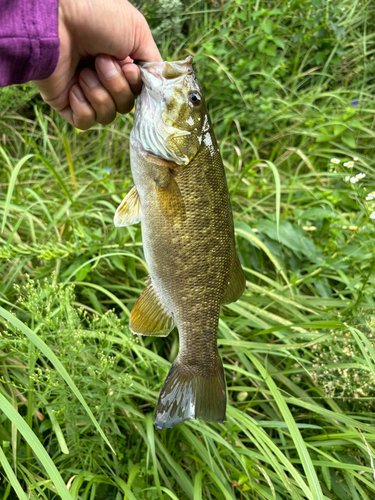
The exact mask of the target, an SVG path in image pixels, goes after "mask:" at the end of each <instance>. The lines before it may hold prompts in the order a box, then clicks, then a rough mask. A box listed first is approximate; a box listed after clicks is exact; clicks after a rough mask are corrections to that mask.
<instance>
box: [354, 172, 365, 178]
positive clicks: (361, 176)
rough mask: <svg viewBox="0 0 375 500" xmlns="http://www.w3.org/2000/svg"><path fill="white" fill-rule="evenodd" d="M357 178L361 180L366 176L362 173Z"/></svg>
mask: <svg viewBox="0 0 375 500" xmlns="http://www.w3.org/2000/svg"><path fill="white" fill-rule="evenodd" d="M356 177H357V179H358V180H360V179H363V178H364V177H366V174H363V173H362V172H361V173H360V174H357V175H356Z"/></svg>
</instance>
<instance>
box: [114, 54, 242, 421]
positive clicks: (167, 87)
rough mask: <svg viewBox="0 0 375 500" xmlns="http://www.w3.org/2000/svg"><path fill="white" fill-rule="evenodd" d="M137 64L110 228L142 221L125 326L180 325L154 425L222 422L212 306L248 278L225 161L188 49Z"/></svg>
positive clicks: (153, 330) (159, 330)
mask: <svg viewBox="0 0 375 500" xmlns="http://www.w3.org/2000/svg"><path fill="white" fill-rule="evenodd" d="M138 64H139V67H140V72H141V78H142V82H143V87H142V91H141V94H140V95H139V96H138V97H137V99H136V107H135V112H134V121H133V128H132V131H131V134H130V164H131V171H132V176H133V181H134V187H133V188H132V189H131V190H130V192H129V193H128V194H127V196H126V197H125V198H124V199H123V201H122V202H121V204H120V206H119V207H118V208H117V210H116V213H115V216H114V225H115V226H116V227H124V226H128V225H131V224H136V223H138V222H141V231H142V243H143V251H144V255H145V260H146V263H147V267H148V271H149V276H148V278H147V282H146V288H145V289H144V290H143V292H142V293H141V295H140V296H139V298H138V300H137V301H136V303H135V304H134V306H133V308H132V311H131V316H130V321H129V327H130V330H131V331H132V333H133V334H136V335H150V336H155V337H166V336H167V335H168V334H169V333H170V332H171V331H172V329H173V328H174V326H177V329H178V333H179V351H178V355H177V357H176V359H175V360H174V362H173V364H172V366H171V369H170V371H169V373H168V375H167V377H166V379H165V382H164V385H163V387H162V389H161V392H160V395H159V400H158V403H157V407H156V413H155V428H156V429H157V430H163V429H168V428H172V427H174V426H175V425H177V424H180V423H182V422H184V421H187V420H193V419H201V420H204V421H207V422H217V423H222V422H223V421H224V419H225V413H226V385H225V379H224V370H223V364H222V360H221V358H220V356H219V353H218V348H217V330H218V321H219V314H220V307H221V306H222V305H223V304H228V303H231V302H234V301H236V300H237V299H238V298H239V297H240V296H241V295H242V293H243V291H244V289H245V285H246V281H245V276H244V273H243V270H242V268H241V264H240V261H239V258H238V256H237V253H236V249H235V239H234V225H233V216H232V209H231V205H230V199H229V192H228V186H227V182H226V178H225V172H224V166H223V162H222V159H221V155H220V151H219V148H218V144H217V141H216V138H215V135H214V132H213V128H212V123H211V120H210V117H209V114H208V112H207V106H206V103H205V99H204V96H203V93H202V88H201V85H200V84H199V81H198V79H197V77H196V75H195V73H194V71H193V66H192V57H190V56H189V57H187V58H186V59H185V60H183V61H175V62H167V61H163V62H154V63H150V62H148V63H142V62H141V63H138Z"/></svg>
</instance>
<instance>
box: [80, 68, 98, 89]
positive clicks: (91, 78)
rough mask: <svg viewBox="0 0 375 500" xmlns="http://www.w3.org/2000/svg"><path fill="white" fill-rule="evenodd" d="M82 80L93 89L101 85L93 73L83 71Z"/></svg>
mask: <svg viewBox="0 0 375 500" xmlns="http://www.w3.org/2000/svg"><path fill="white" fill-rule="evenodd" d="M81 78H82V80H83V81H84V82H85V84H86V85H87V86H88V87H90V88H91V89H92V88H93V87H96V86H97V85H99V79H98V77H97V76H96V75H95V73H93V72H92V71H82V73H81Z"/></svg>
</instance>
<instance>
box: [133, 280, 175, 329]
mask: <svg viewBox="0 0 375 500" xmlns="http://www.w3.org/2000/svg"><path fill="white" fill-rule="evenodd" d="M129 327H130V330H131V331H132V333H134V334H136V335H150V336H154V337H166V336H167V335H168V334H169V333H170V332H171V331H172V330H173V327H174V321H173V318H172V316H171V315H170V314H169V313H168V312H167V311H166V310H165V308H164V306H163V304H162V303H161V301H160V299H159V297H158V296H157V294H156V292H155V290H154V288H153V286H152V282H151V281H149V283H148V285H147V286H146V288H145V289H144V290H143V292H142V293H141V295H140V297H139V298H138V300H137V302H136V303H135V304H134V306H133V309H132V312H131V314H130V323H129Z"/></svg>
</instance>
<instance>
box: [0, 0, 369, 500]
mask: <svg viewBox="0 0 375 500" xmlns="http://www.w3.org/2000/svg"><path fill="white" fill-rule="evenodd" d="M143 9H144V11H145V12H146V13H147V14H148V18H149V20H150V23H151V26H153V27H155V36H156V37H157V40H158V42H159V45H160V47H161V50H162V53H163V56H164V57H169V58H175V57H179V58H182V57H185V56H186V55H187V54H189V53H191V54H194V56H195V65H196V68H197V73H198V77H199V78H200V80H201V82H202V85H203V87H204V93H205V95H206V96H207V98H208V104H209V107H210V110H211V116H212V118H213V122H214V126H215V131H216V135H217V138H218V140H219V147H220V149H221V152H222V156H223V160H224V164H225V167H226V174H227V179H228V185H229V191H230V195H231V201H232V206H233V211H234V218H235V227H236V239H237V250H238V254H239V257H240V259H241V262H242V264H243V268H244V270H245V274H246V278H247V287H246V292H245V293H244V295H243V296H242V297H241V299H240V300H239V301H238V302H236V303H234V304H229V305H228V306H226V307H224V308H223V309H222V315H221V319H220V324H219V332H218V345H219V350H220V354H221V356H222V358H223V362H224V367H225V375H226V381H227V387H228V400H229V404H228V409H227V420H226V422H225V423H224V424H223V425H216V424H215V425H214V424H205V423H203V422H197V421H192V422H189V423H186V424H183V425H180V426H177V427H176V428H174V429H172V430H167V431H162V432H155V431H154V427H153V412H154V410H155V405H156V402H157V397H158V394H159V391H160V388H161V386H162V383H163V381H164V379H165V376H166V374H167V373H168V370H169V367H170V364H171V362H172V361H173V359H174V358H175V356H176V354H177V352H178V335H177V332H176V331H174V332H172V334H171V335H170V336H169V337H167V338H166V339H155V338H151V337H150V338H143V337H142V338H139V337H136V338H135V337H133V336H132V335H131V333H130V331H129V328H128V320H129V314H130V313H129V311H130V310H131V308H132V306H133V304H134V303H135V301H136V299H137V297H138V296H139V294H140V293H141V291H142V289H143V287H144V280H145V278H146V276H147V267H146V263H145V261H144V256H143V252H142V244H141V234H140V228H139V225H137V226H133V227H129V228H122V229H116V228H114V226H113V223H112V219H113V215H114V212H115V210H116V208H117V206H118V204H119V203H120V201H121V200H122V198H123V197H124V195H125V194H126V193H127V192H128V191H129V189H130V188H131V186H132V180H131V175H130V166H129V134H130V131H131V127H132V115H131V114H130V115H127V116H121V117H120V116H119V117H118V118H117V120H116V121H115V123H114V124H111V125H109V126H107V127H101V126H97V127H94V128H93V129H91V130H90V131H87V132H79V131H77V130H74V129H72V127H70V126H69V125H67V124H66V123H64V122H63V120H62V119H60V118H59V117H58V116H57V115H56V114H55V113H53V112H51V111H50V110H49V109H48V108H47V107H46V105H45V104H44V103H42V102H41V100H40V99H39V98H34V99H33V100H32V101H28V99H29V98H30V95H31V94H32V91H31V90H30V88H29V87H28V86H26V87H25V88H24V89H23V88H18V89H17V90H16V91H14V92H15V94H14V96H15V97H14V100H13V101H12V98H11V93H12V89H7V90H6V91H2V92H1V93H0V109H1V110H2V112H1V113H0V228H1V233H0V276H1V279H0V307H1V309H0V332H1V337H0V364H1V368H0V408H1V410H2V413H1V417H0V446H1V447H0V463H1V467H2V468H1V469H0V474H1V475H2V478H3V480H2V482H1V483H0V498H3V499H4V500H5V499H7V498H8V499H15V498H20V499H24V498H42V499H48V500H50V499H58V498H67V499H68V498H71V499H77V500H78V499H80V500H94V499H98V500H99V499H100V500H103V499H105V500H120V499H121V500H122V499H127V500H134V499H137V500H138V499H150V500H153V499H155V500H157V499H165V498H172V499H178V500H185V499H194V500H199V499H202V500H206V499H211V500H214V499H215V500H216V499H221V498H223V499H240V500H242V499H243V500H245V499H246V500H253V499H260V500H274V499H275V500H287V499H296V500H297V499H298V500H305V499H308V500H310V499H311V500H318V499H332V500H353V499H354V500H372V499H373V498H374V496H375V482H374V472H375V471H374V465H373V460H374V459H375V451H374V443H375V419H374V410H375V406H374V390H375V313H374V310H375V307H374V306H375V302H374V296H375V278H374V276H375V250H374V241H375V221H373V220H372V219H370V217H369V216H370V214H371V213H372V212H373V211H374V210H375V208H374V207H372V202H371V201H366V200H365V198H366V195H367V193H369V192H370V191H374V190H375V182H374V173H375V164H374V161H373V156H374V132H373V120H374V115H375V106H374V104H375V102H374V98H373V94H374V84H375V82H374V76H373V75H374V74H375V60H374V56H373V54H374V49H375V43H374V42H375V37H374V35H373V33H374V27H375V26H374V6H373V3H372V2H370V1H363V0H362V2H350V3H349V2H348V3H345V2H344V1H342V0H332V1H331V2H323V1H320V0H313V1H310V0H301V1H299V2H297V1H294V2H293V1H292V2H289V4H288V3H287V2H286V1H283V0H280V1H279V2H277V1H275V2H268V3H267V2H264V1H261V0H258V1H257V2H252V3H245V2H241V1H238V2H235V1H227V2H224V3H223V5H222V6H221V4H220V6H219V5H217V4H216V3H211V2H207V3H205V2H202V1H199V2H196V3H192V4H190V3H187V4H186V5H185V6H183V5H182V3H180V2H177V3H176V6H175V8H174V9H175V10H173V11H171V10H168V8H167V7H166V6H164V7H163V5H162V3H155V2H154V3H153V2H147V4H146V5H143ZM342 9H343V10H342ZM161 18H162V19H163V23H160V19H161ZM23 95H24V96H25V97H24V100H22V96H23ZM353 101H354V104H352V102H353ZM356 101H358V103H357V104H355V102H356ZM12 102H14V103H15V104H12ZM12 106H13V107H12ZM354 157H358V160H355V161H354V167H353V168H348V167H345V166H344V165H343V164H344V163H345V162H348V161H350V160H352V159H353V158H354ZM331 158H337V159H339V160H340V164H339V165H335V164H333V163H331V162H330V160H331ZM106 169H111V170H110V171H109V172H107V171H106ZM358 173H365V174H366V177H364V178H363V179H361V180H360V181H359V182H358V183H356V184H351V183H350V182H347V181H345V177H346V176H348V175H349V176H351V177H352V176H355V175H357V174H358ZM83 401H84V402H85V403H84V404H82V403H83ZM106 440H107V442H106ZM42 450H45V451H44V452H43V451H42ZM64 484H66V485H68V489H66V488H65V487H64Z"/></svg>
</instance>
